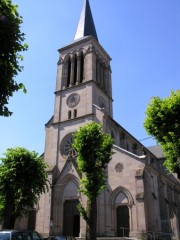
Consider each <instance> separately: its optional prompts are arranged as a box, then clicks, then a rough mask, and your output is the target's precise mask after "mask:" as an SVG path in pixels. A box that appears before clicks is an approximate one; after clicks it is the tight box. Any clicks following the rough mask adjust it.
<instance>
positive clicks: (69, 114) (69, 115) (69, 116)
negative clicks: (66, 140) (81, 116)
mask: <svg viewBox="0 0 180 240" xmlns="http://www.w3.org/2000/svg"><path fill="white" fill-rule="evenodd" d="M68 119H71V111H69V112H68Z"/></svg>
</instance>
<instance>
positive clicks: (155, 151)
mask: <svg viewBox="0 0 180 240" xmlns="http://www.w3.org/2000/svg"><path fill="white" fill-rule="evenodd" d="M147 149H148V150H149V151H150V152H152V153H153V154H154V155H155V156H156V157H157V158H158V159H162V158H164V154H163V150H162V148H161V146H160V145H155V146H151V147H147Z"/></svg>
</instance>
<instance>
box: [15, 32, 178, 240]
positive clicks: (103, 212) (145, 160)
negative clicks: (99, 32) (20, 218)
mask: <svg viewBox="0 0 180 240" xmlns="http://www.w3.org/2000/svg"><path fill="white" fill-rule="evenodd" d="M59 53H60V57H59V61H58V67H57V80H56V91H55V105H54V115H53V117H52V118H51V119H50V120H49V122H48V123H47V124H46V142H45V152H44V161H45V162H46V163H47V164H48V166H49V170H48V175H49V182H50V188H49V192H47V193H46V194H44V195H43V196H41V199H40V201H39V204H38V206H37V208H36V224H35V229H36V230H37V231H39V232H40V233H42V234H44V235H49V234H50V235H56V234H58V235H72V236H76V237H85V233H86V223H85V221H84V220H83V219H82V218H81V217H80V216H79V213H78V211H77V209H76V205H77V203H78V202H79V201H80V202H81V203H82V204H83V205H84V206H85V205H86V197H85V196H83V195H82V194H81V193H80V192H79V191H78V188H79V183H80V182H79V177H78V174H77V172H76V169H75V168H74V166H73V165H72V163H71V161H69V160H68V150H69V146H70V144H71V143H72V141H73V139H72V133H73V132H75V131H76V130H77V129H78V128H79V127H81V126H82V125H84V124H86V123H88V122H91V121H96V122H98V123H101V124H102V126H103V130H104V132H107V133H109V134H111V136H112V137H113V138H114V139H115V144H114V147H113V152H114V154H113V157H112V160H111V162H110V163H109V165H108V166H107V187H106V189H105V190H104V191H103V192H102V193H101V194H100V195H99V197H98V199H97V203H98V219H97V236H99V237H120V236H123V235H124V236H132V237H133V236H134V237H138V236H143V234H144V235H145V236H148V235H149V236H151V239H152V237H154V236H155V234H156V237H157V236H158V235H157V234H160V233H161V235H162V232H163V234H164V235H163V236H167V234H171V235H172V236H173V238H174V239H179V221H180V195H179V191H180V184H179V181H178V179H177V178H176V176H174V175H169V174H167V172H166V170H165V169H164V168H163V166H162V163H163V158H159V156H158V155H157V152H156V153H153V149H147V148H145V147H144V146H143V145H142V144H141V143H140V142H138V140H137V139H135V138H134V137H133V136H132V135H131V134H130V133H129V132H127V131H126V130H125V129H124V128H123V127H122V126H121V125H119V124H118V123H117V122H116V121H114V120H113V107H112V101H113V100H112V87H111V86H112V83H111V68H110V61H111V58H110V56H109V55H108V54H107V53H106V51H105V50H104V49H103V47H102V46H101V45H100V44H99V43H98V41H97V39H96V38H94V37H93V36H84V37H83V38H81V39H79V40H77V41H74V42H73V43H72V44H70V45H68V46H66V47H64V48H61V49H60V50H59ZM159 151H161V150H160V148H158V153H159ZM19 224H20V223H19ZM17 225H18V223H17ZM25 225H26V227H27V220H26V221H24V226H25ZM21 226H22V223H21ZM157 239H158V237H157Z"/></svg>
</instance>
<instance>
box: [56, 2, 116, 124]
mask: <svg viewBox="0 0 180 240" xmlns="http://www.w3.org/2000/svg"><path fill="white" fill-rule="evenodd" d="M59 53H60V57H59V61H58V71H57V72H58V73H57V83H56V92H55V95H56V97H55V98H56V99H55V111H54V123H57V122H64V121H66V120H70V119H73V118H79V117H85V118H86V116H87V115H89V114H92V113H93V104H95V105H97V106H99V107H100V108H105V109H106V112H107V114H108V115H110V116H111V117H112V90H111V69H110V60H111V58H110V57H109V55H108V54H107V53H106V51H105V50H104V49H103V48H102V46H101V45H100V44H99V42H98V37H97V34H96V29H95V26H94V21H93V18H92V14H91V9H90V5H89V1H88V0H85V1H84V6H83V9H82V13H81V16H80V20H79V24H78V27H77V31H76V34H75V39H74V42H73V43H72V44H70V45H67V46H65V47H63V48H61V49H59Z"/></svg>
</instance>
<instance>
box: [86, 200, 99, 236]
mask: <svg viewBox="0 0 180 240" xmlns="http://www.w3.org/2000/svg"><path fill="white" fill-rule="evenodd" d="M87 216H88V221H87V229H86V240H96V226H97V200H96V197H93V198H92V199H91V200H88V202H87Z"/></svg>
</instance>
